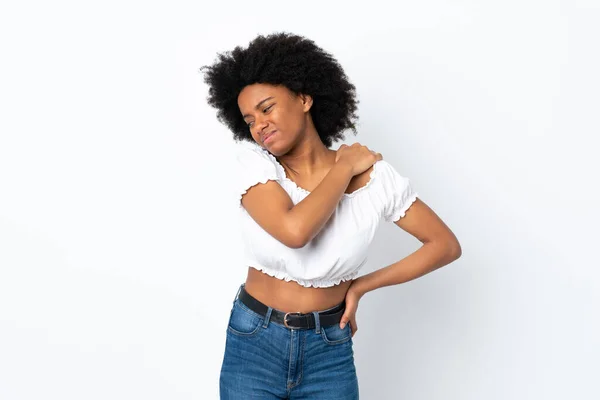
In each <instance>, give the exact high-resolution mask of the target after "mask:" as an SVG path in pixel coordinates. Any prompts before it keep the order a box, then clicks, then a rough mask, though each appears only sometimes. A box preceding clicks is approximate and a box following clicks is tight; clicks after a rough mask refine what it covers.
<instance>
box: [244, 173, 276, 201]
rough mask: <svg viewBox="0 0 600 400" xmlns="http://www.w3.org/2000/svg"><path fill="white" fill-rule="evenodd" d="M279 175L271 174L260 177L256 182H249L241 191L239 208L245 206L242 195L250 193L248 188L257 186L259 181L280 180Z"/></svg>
mask: <svg viewBox="0 0 600 400" xmlns="http://www.w3.org/2000/svg"><path fill="white" fill-rule="evenodd" d="M278 180H279V177H278V176H277V175H270V176H266V177H264V178H262V179H258V180H257V181H256V182H254V183H252V184H247V185H246V188H245V189H243V190H242V191H241V192H239V196H238V207H239V208H243V207H244V206H243V205H242V196H243V195H245V194H246V193H248V189H250V188H251V187H252V186H256V185H258V184H259V183H267V182H268V181H278Z"/></svg>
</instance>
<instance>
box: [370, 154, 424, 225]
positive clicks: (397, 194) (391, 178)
mask: <svg viewBox="0 0 600 400" xmlns="http://www.w3.org/2000/svg"><path fill="white" fill-rule="evenodd" d="M378 163H380V164H381V168H380V170H381V175H380V176H381V178H382V186H383V190H384V192H385V206H384V210H383V218H384V219H385V220H386V221H387V222H395V221H398V220H399V219H400V218H402V217H404V215H405V214H406V211H407V210H408V209H409V208H410V206H411V205H412V203H414V202H415V201H416V200H417V196H418V193H417V192H416V191H415V190H414V188H413V187H412V185H411V181H410V179H409V178H407V177H405V176H402V175H400V174H399V173H398V171H396V169H395V168H394V167H393V166H392V165H391V164H390V163H388V162H386V161H384V160H380V161H378Z"/></svg>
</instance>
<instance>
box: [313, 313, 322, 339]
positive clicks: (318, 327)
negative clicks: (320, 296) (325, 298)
mask: <svg viewBox="0 0 600 400" xmlns="http://www.w3.org/2000/svg"><path fill="white" fill-rule="evenodd" d="M312 314H313V315H314V316H315V332H316V333H317V334H320V333H321V319H320V318H319V312H318V311H313V312H312Z"/></svg>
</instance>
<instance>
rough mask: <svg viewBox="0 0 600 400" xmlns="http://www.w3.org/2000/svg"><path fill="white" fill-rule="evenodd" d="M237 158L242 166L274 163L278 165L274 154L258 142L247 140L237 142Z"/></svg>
mask: <svg viewBox="0 0 600 400" xmlns="http://www.w3.org/2000/svg"><path fill="white" fill-rule="evenodd" d="M235 159H236V161H237V162H238V164H239V165H240V166H241V167H242V168H244V167H253V166H259V165H262V166H265V165H273V167H275V166H276V163H275V158H274V157H273V155H271V154H270V153H269V152H268V151H267V150H265V149H263V148H262V147H260V146H259V145H258V144H253V143H250V142H247V141H242V142H238V143H236V144H235Z"/></svg>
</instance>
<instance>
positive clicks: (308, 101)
mask: <svg viewBox="0 0 600 400" xmlns="http://www.w3.org/2000/svg"><path fill="white" fill-rule="evenodd" d="M300 99H301V100H302V110H303V111H304V112H308V110H310V108H311V107H312V104H313V98H312V96H311V95H308V94H304V93H300Z"/></svg>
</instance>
